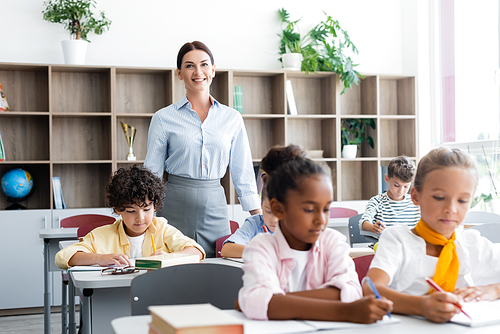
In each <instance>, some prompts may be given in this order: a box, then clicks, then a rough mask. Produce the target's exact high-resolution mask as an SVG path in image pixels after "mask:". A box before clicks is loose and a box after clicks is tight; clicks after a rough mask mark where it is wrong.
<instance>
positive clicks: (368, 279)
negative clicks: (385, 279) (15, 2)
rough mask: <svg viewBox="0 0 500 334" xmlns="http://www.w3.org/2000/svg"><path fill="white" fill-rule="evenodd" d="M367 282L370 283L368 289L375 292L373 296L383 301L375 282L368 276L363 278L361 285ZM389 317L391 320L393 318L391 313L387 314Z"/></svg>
mask: <svg viewBox="0 0 500 334" xmlns="http://www.w3.org/2000/svg"><path fill="white" fill-rule="evenodd" d="M365 282H368V287H369V288H370V290H371V291H372V292H373V294H374V295H375V297H377V299H382V297H381V296H380V293H378V290H377V288H376V287H375V284H373V281H372V280H371V278H370V277H368V276H365V277H364V278H363V280H362V281H361V284H364V283H365ZM387 316H388V317H389V318H391V314H390V313H389V312H387Z"/></svg>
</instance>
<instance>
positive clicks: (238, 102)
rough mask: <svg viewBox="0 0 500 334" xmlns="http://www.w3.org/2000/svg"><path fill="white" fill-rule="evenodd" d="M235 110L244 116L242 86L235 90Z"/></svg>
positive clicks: (235, 87) (236, 87)
mask: <svg viewBox="0 0 500 334" xmlns="http://www.w3.org/2000/svg"><path fill="white" fill-rule="evenodd" d="M233 108H234V109H236V110H238V111H239V112H240V113H242V114H243V87H241V86H234V88H233Z"/></svg>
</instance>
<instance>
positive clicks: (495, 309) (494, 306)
mask: <svg viewBox="0 0 500 334" xmlns="http://www.w3.org/2000/svg"><path fill="white" fill-rule="evenodd" d="M462 308H463V310H464V311H465V312H466V313H467V314H468V315H469V316H470V317H471V318H472V320H471V319H469V318H467V316H465V315H464V314H463V313H458V314H455V316H454V317H453V318H451V320H450V322H453V323H455V324H459V325H463V326H469V327H480V326H488V325H494V324H499V323H500V300H496V301H492V302H490V301H481V302H469V303H464V304H462Z"/></svg>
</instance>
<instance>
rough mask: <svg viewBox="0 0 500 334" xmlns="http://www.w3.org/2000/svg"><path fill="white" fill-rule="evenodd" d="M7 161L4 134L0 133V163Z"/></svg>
mask: <svg viewBox="0 0 500 334" xmlns="http://www.w3.org/2000/svg"><path fill="white" fill-rule="evenodd" d="M4 160H5V149H4V147H3V140H2V134H1V133H0V161H4Z"/></svg>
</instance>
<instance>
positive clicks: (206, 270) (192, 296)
mask: <svg viewBox="0 0 500 334" xmlns="http://www.w3.org/2000/svg"><path fill="white" fill-rule="evenodd" d="M242 276H243V270H242V269H241V268H240V267H235V266H231V265H224V264H219V263H203V262H202V263H192V264H182V265H177V266H172V267H165V268H161V269H156V270H152V271H150V272H148V273H146V274H144V275H140V276H137V277H136V278H134V279H133V280H132V285H131V290H130V292H131V293H130V298H131V304H132V315H146V314H149V311H148V306H151V305H176V304H200V303H210V304H212V305H214V306H216V307H218V308H220V309H233V308H234V302H235V301H236V299H237V298H238V291H239V290H240V288H241V287H242V286H243V281H242Z"/></svg>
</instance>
